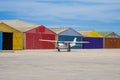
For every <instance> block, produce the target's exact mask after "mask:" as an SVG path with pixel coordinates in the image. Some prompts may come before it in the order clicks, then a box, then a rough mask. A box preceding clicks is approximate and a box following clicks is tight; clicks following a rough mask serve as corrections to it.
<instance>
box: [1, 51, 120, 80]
mask: <svg viewBox="0 0 120 80" xmlns="http://www.w3.org/2000/svg"><path fill="white" fill-rule="evenodd" d="M0 80H120V49H79V50H78V49H77V50H75V49H74V50H72V51H71V52H66V50H63V51H62V52H57V50H21V51H20V50H19V51H0Z"/></svg>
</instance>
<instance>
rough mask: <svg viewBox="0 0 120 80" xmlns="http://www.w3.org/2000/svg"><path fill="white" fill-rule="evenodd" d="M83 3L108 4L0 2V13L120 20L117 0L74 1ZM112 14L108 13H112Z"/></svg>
mask: <svg viewBox="0 0 120 80" xmlns="http://www.w3.org/2000/svg"><path fill="white" fill-rule="evenodd" d="M53 1H55V0H53ZM71 1H74V0H71ZM76 1H83V2H94V3H96V2H98V3H110V4H101V5H84V4H83V5H81V4H79V3H78V4H77V3H76V4H69V3H68V4H67V3H66V4H67V5H65V4H57V3H40V2H35V1H34V0H30V1H29V2H28V0H26V1H22V0H21V1H18V2H17V1H8V2H6V1H2V2H1V3H0V11H13V12H16V15H17V16H33V17H39V18H41V19H45V20H46V19H48V20H54V19H57V20H59V19H77V20H98V21H112V20H120V16H119V14H120V12H118V11H114V10H119V9H120V4H119V3H120V1H119V0H76ZM112 10H113V12H110V11H112Z"/></svg>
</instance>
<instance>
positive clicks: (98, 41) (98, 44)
mask: <svg viewBox="0 0 120 80" xmlns="http://www.w3.org/2000/svg"><path fill="white" fill-rule="evenodd" d="M83 41H89V42H90V43H85V44H83V45H82V48H83V49H99V48H103V38H92V37H85V38H83Z"/></svg>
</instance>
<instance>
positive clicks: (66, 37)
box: [58, 28, 82, 49]
mask: <svg viewBox="0 0 120 80" xmlns="http://www.w3.org/2000/svg"><path fill="white" fill-rule="evenodd" d="M75 37H76V38H77V41H82V36H81V35H80V34H79V33H78V32H76V31H75V30H73V29H71V28H70V29H68V30H66V31H64V32H61V33H60V34H58V41H73V39H74V38H75ZM81 47H82V45H81V44H80V43H77V45H76V46H74V47H72V48H73V49H80V48H81Z"/></svg>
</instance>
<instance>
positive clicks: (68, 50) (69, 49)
mask: <svg viewBox="0 0 120 80" xmlns="http://www.w3.org/2000/svg"><path fill="white" fill-rule="evenodd" d="M70 51H71V48H70V43H68V49H67V52H70Z"/></svg>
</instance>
